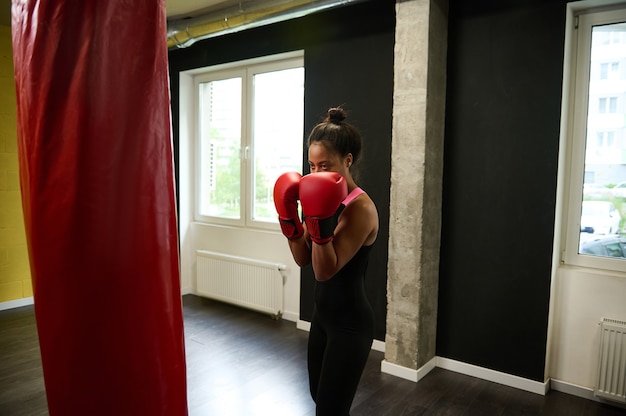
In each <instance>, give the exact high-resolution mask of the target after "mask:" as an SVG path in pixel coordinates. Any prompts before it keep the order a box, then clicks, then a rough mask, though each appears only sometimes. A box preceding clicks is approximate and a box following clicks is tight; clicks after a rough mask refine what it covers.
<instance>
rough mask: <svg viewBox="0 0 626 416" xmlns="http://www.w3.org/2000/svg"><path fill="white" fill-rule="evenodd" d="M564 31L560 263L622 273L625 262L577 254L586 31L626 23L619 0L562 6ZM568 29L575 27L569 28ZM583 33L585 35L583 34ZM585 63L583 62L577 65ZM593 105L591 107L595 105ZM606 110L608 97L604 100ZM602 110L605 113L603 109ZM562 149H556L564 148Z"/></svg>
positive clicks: (587, 59) (624, 5)
mask: <svg viewBox="0 0 626 416" xmlns="http://www.w3.org/2000/svg"><path fill="white" fill-rule="evenodd" d="M568 11H569V12H570V13H572V14H570V15H568V31H569V34H570V36H569V37H568V36H566V42H565V48H566V50H565V56H566V57H568V56H569V57H570V58H571V59H569V60H568V61H566V63H565V65H566V67H565V70H564V85H563V88H564V94H563V103H562V106H563V110H562V114H563V118H564V122H563V123H562V130H563V132H562V134H564V139H565V142H566V146H565V149H566V150H567V151H566V152H565V154H566V156H565V158H566V159H565V160H562V161H561V162H565V165H566V168H565V170H564V172H565V175H566V179H565V185H566V190H565V198H564V207H563V213H564V214H563V220H564V222H563V228H562V230H561V237H562V238H563V241H564V244H563V245H562V246H561V263H563V264H565V265H570V266H579V267H585V268H594V269H601V270H607V271H618V272H624V271H626V260H622V259H616V258H610V257H602V256H593V255H586V254H579V238H580V218H581V210H582V200H583V182H584V174H585V145H586V139H587V138H586V134H587V130H586V123H587V109H588V106H589V105H594V103H589V102H588V101H589V100H588V98H589V96H588V93H589V91H588V88H589V74H590V70H591V68H590V65H589V62H590V51H591V35H590V33H591V28H592V27H593V26H596V25H601V24H611V23H617V22H619V21H626V3H624V2H623V0H622V1H611V0H606V1H584V2H575V3H570V4H568ZM572 26H574V27H576V29H572V28H571V27H572ZM586 33H588V34H589V36H584V35H583V34H586ZM581 62H585V64H580V63H581ZM596 105H597V104H596ZM607 106H608V99H607ZM607 110H608V109H607ZM565 149H562V150H565Z"/></svg>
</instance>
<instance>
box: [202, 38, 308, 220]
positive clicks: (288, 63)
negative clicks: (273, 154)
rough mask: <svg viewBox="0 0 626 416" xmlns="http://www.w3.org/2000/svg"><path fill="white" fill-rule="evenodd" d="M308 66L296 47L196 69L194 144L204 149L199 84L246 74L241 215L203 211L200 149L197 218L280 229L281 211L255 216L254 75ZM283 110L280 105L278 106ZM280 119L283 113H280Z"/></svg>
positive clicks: (243, 87)
mask: <svg viewBox="0 0 626 416" xmlns="http://www.w3.org/2000/svg"><path fill="white" fill-rule="evenodd" d="M298 67H304V51H303V50H299V51H293V52H287V53H281V54H277V55H270V56H264V57H261V58H254V59H248V60H244V61H237V62H233V63H228V64H220V65H214V66H211V67H205V68H200V69H197V70H194V71H193V90H194V97H193V114H194V126H195V131H194V147H195V148H196V149H200V140H201V135H200V117H199V105H198V104H199V85H200V84H201V83H203V82H209V81H215V80H219V79H224V78H228V77H236V76H241V77H243V83H242V98H241V99H242V121H241V147H240V160H241V161H242V163H241V168H240V178H241V184H240V195H241V196H242V198H241V202H240V216H239V219H231V218H224V217H217V216H207V215H201V214H200V185H201V180H200V152H199V151H196V152H194V153H195V158H194V170H193V177H194V184H195V186H194V213H193V215H194V220H195V221H196V222H200V223H206V224H217V225H224V226H232V227H239V228H258V229H267V230H272V231H280V226H279V224H278V214H276V215H277V216H276V219H275V220H273V221H260V220H255V219H253V213H252V207H253V201H252V198H253V187H254V179H255V178H254V169H253V161H254V142H253V141H254V138H253V131H252V107H253V98H254V97H253V85H252V84H253V77H254V75H255V74H258V73H264V72H271V71H278V70H284V69H289V68H298ZM277 111H279V109H277ZM276 117H277V120H280V114H279V113H277V114H276Z"/></svg>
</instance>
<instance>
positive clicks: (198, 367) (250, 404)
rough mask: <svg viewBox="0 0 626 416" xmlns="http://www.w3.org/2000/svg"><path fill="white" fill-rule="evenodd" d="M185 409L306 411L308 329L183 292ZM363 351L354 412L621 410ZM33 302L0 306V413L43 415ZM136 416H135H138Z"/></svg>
mask: <svg viewBox="0 0 626 416" xmlns="http://www.w3.org/2000/svg"><path fill="white" fill-rule="evenodd" d="M184 317H185V342H186V349H187V377H188V391H189V393H188V397H189V414H190V415H191V416H201V415H218V416H221V415H225V416H239V415H242V416H243V415H245V416H253V415H264V416H266V415H268V416H282V415H284V416H313V415H314V414H315V408H314V404H313V402H312V401H311V399H310V396H309V393H308V383H307V370H306V342H307V336H308V334H307V333H306V332H304V331H300V330H298V329H296V328H295V324H294V323H293V322H288V321H284V320H282V321H275V320H272V319H271V318H269V317H268V316H265V315H261V314H257V313H255V312H250V311H246V310H243V309H239V308H237V307H234V306H230V305H225V304H221V303H218V302H213V301H209V300H206V299H202V298H198V297H196V296H190V295H188V296H185V297H184ZM382 359H383V354H382V353H380V352H377V351H372V353H371V354H370V359H369V362H368V364H367V367H366V369H365V373H364V375H363V378H362V379H361V384H360V386H359V391H358V392H357V395H356V397H355V399H354V403H353V408H352V412H351V414H352V415H353V416H359V415H361V416H383V415H387V416H402V415H449V416H456V415H459V416H461V415H463V416H478V415H485V416H487V415H511V416H513V415H529V416H530V415H545V416H561V415H562V416H592V415H593V416H617V415H621V416H624V415H625V414H626V410H624V409H623V408H618V407H614V406H609V405H605V404H600V403H597V402H593V401H589V400H584V399H581V398H578V397H575V396H571V395H567V394H564V393H560V392H555V391H551V392H549V393H548V394H547V395H546V396H540V395H536V394H533V393H527V392H524V391H521V390H517V389H514V388H510V387H506V386H502V385H499V384H495V383H490V382H487V381H484V380H479V379H476V378H473V377H468V376H465V375H461V374H457V373H453V372H450V371H446V370H442V369H439V368H436V369H434V370H433V371H431V372H430V373H429V374H428V375H427V376H426V377H425V378H424V379H423V380H421V381H420V382H419V383H412V382H410V381H406V380H402V379H399V378H396V377H393V376H390V375H388V374H382V373H381V372H380V362H381V360H382ZM47 414H48V411H47V406H46V397H45V390H44V385H43V378H42V370H41V359H40V356H39V344H38V341H37V333H36V328H35V319H34V315H33V308H32V306H29V307H23V308H17V309H12V310H7V311H1V312H0V415H2V416H18V415H24V416H36V415H47ZM140 416H143V415H140Z"/></svg>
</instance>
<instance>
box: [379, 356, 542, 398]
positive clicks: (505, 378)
mask: <svg viewBox="0 0 626 416" xmlns="http://www.w3.org/2000/svg"><path fill="white" fill-rule="evenodd" d="M435 367H439V368H443V369H445V370H450V371H454V372H455V373H461V374H465V375H468V376H471V377H476V378H480V379H482V380H487V381H491V382H494V383H498V384H503V385H505V386H509V387H514V388H517V389H520V390H525V391H528V392H531V393H536V394H540V395H542V396H545V394H546V393H547V392H548V390H549V389H550V380H546V381H545V382H543V383H541V382H538V381H533V380H528V379H525V378H522V377H518V376H514V375H511V374H506V373H501V372H499V371H495V370H490V369H488V368H483V367H478V366H475V365H472V364H467V363H463V362H460V361H455V360H451V359H449V358H443V357H434V358H433V359H431V360H430V361H429V362H427V363H426V364H425V365H424V366H422V367H421V368H419V369H417V370H413V369H411V368H407V367H402V366H400V365H397V364H393V363H390V362H388V361H386V360H383V361H382V363H381V371H382V372H383V373H387V374H391V375H393V376H396V377H400V378H404V379H406V380H410V381H413V382H418V381H419V380H421V379H422V378H423V377H424V376H425V375H426V374H428V373H429V372H430V371H431V370H432V369H433V368H435Z"/></svg>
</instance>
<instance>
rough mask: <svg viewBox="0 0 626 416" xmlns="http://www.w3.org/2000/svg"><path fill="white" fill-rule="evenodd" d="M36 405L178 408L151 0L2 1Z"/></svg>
mask: <svg viewBox="0 0 626 416" xmlns="http://www.w3.org/2000/svg"><path fill="white" fill-rule="evenodd" d="M12 12H13V50H14V64H15V80H16V90H17V116H18V155H19V163H20V180H21V187H22V195H23V207H24V218H25V222H26V233H27V242H28V249H29V255H30V263H31V271H32V279H33V289H34V300H35V316H36V320H37V328H38V334H39V340H40V345H41V356H42V364H43V372H44V380H45V386H46V394H47V398H48V407H49V412H50V415H52V416H54V415H63V416H66V415H81V416H84V415H90V416H93V415H106V416H111V415H116V416H119V415H133V416H138V415H150V416H155V415H168V416H176V415H186V414H187V399H186V371H185V356H184V338H183V326H182V306H181V297H180V285H179V263H178V240H177V238H178V237H177V229H176V211H175V199H174V179H173V178H174V177H173V161H172V145H171V134H170V110H169V88H168V72H167V46H166V18H165V2H164V0H134V1H127V0H107V1H96V0H13V8H12Z"/></svg>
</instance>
